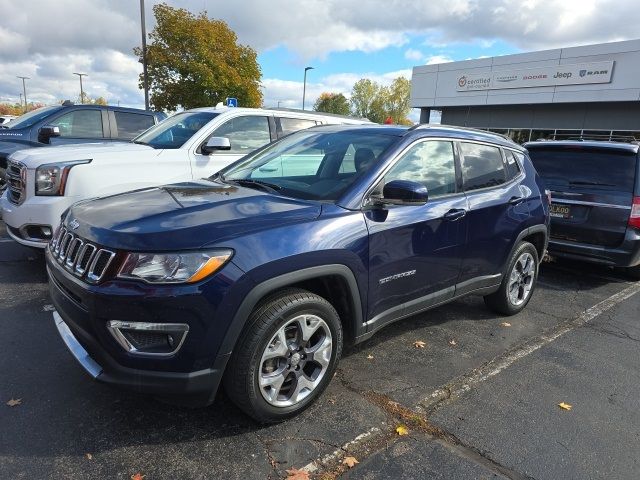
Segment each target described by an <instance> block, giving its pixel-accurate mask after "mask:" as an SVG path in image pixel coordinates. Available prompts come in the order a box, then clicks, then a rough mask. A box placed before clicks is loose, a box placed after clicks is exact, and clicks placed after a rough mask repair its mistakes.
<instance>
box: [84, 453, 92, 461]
mask: <svg viewBox="0 0 640 480" xmlns="http://www.w3.org/2000/svg"><path fill="white" fill-rule="evenodd" d="M84 456H85V457H87V460H93V455H91V454H90V453H85V454H84Z"/></svg>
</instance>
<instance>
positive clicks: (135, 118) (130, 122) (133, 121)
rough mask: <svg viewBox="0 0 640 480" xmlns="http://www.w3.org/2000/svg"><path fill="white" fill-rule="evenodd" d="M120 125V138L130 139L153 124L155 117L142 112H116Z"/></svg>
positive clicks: (117, 122)
mask: <svg viewBox="0 0 640 480" xmlns="http://www.w3.org/2000/svg"><path fill="white" fill-rule="evenodd" d="M114 114H115V116H116V124H117V125H118V138H122V139H126V140H130V139H132V138H133V137H136V136H138V135H139V134H141V133H142V132H144V131H145V130H146V129H147V128H150V127H152V126H153V117H152V116H151V115H143V114H141V113H130V112H117V111H116V112H114Z"/></svg>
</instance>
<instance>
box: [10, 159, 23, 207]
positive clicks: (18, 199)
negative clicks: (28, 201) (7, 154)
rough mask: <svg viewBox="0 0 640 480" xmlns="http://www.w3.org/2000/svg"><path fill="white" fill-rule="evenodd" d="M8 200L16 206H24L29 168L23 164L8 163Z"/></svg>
mask: <svg viewBox="0 0 640 480" xmlns="http://www.w3.org/2000/svg"><path fill="white" fill-rule="evenodd" d="M6 176H7V190H8V193H7V198H8V199H9V201H10V202H11V203H15V204H16V205H20V204H22V202H24V200H25V197H26V181H27V168H26V167H25V166H24V165H22V164H21V163H17V162H12V161H8V162H7V173H6Z"/></svg>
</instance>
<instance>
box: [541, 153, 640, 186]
mask: <svg viewBox="0 0 640 480" xmlns="http://www.w3.org/2000/svg"><path fill="white" fill-rule="evenodd" d="M529 157H531V161H532V162H533V165H534V166H535V167H536V170H537V171H538V173H539V174H540V175H541V176H542V178H543V179H544V180H545V181H546V182H547V183H548V184H549V185H562V186H565V185H567V186H571V187H577V188H580V187H587V188H597V189H606V190H621V191H625V192H632V191H633V185H634V182H635V176H636V155H635V154H634V153H632V152H620V151H611V152H608V151H607V152H603V151H602V150H596V149H588V148H576V149H573V150H569V149H565V148H561V149H553V148H540V149H535V148H532V149H530V150H529Z"/></svg>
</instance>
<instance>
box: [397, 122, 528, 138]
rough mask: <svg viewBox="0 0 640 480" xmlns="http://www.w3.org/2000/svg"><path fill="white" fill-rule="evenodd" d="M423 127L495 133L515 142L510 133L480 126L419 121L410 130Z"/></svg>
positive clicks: (486, 133)
mask: <svg viewBox="0 0 640 480" xmlns="http://www.w3.org/2000/svg"><path fill="white" fill-rule="evenodd" d="M423 128H425V129H426V128H445V129H452V130H453V129H455V130H466V131H467V132H477V133H482V134H485V135H494V136H496V137H500V138H502V139H503V140H507V141H508V142H511V143H515V142H514V141H513V139H512V138H511V137H510V136H509V135H504V134H502V133H496V132H492V131H491V130H483V129H480V128H472V127H460V126H457V125H442V124H439V123H418V124H416V125H414V126H412V127H411V128H409V130H422V129H423Z"/></svg>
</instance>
